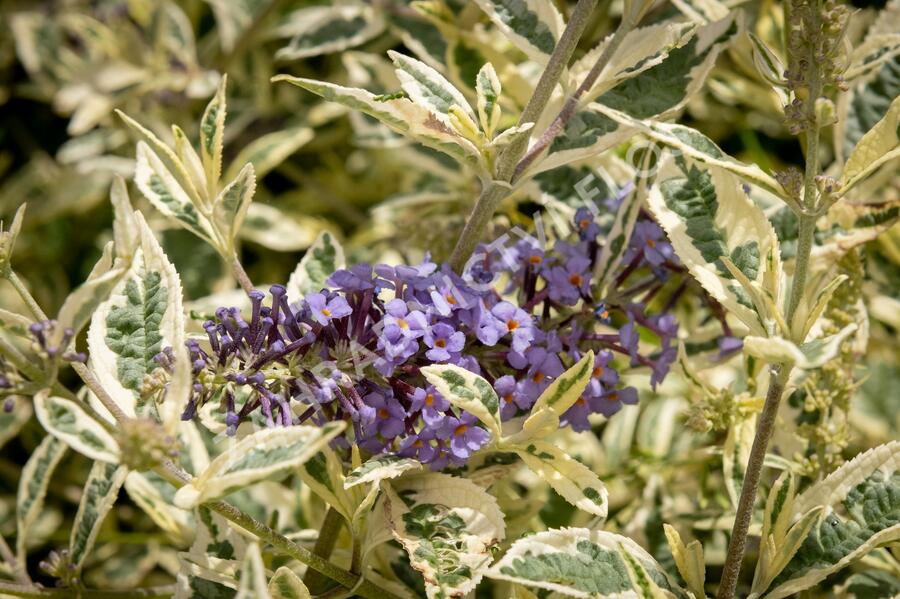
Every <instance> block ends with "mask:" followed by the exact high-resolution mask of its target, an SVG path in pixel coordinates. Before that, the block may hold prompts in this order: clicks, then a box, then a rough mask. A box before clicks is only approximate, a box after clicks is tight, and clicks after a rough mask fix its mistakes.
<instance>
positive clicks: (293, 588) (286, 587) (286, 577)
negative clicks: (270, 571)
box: [269, 566, 312, 599]
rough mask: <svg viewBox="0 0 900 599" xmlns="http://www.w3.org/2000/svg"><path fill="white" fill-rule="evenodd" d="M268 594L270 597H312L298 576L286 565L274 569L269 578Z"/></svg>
mask: <svg viewBox="0 0 900 599" xmlns="http://www.w3.org/2000/svg"><path fill="white" fill-rule="evenodd" d="M269 595H270V596H271V597H272V599H312V595H310V593H309V589H307V588H306V585H305V584H303V581H302V580H300V577H299V576H297V575H296V574H294V572H293V570H291V569H290V568H288V567H286V566H281V567H280V568H278V569H277V570H275V574H274V575H273V576H272V578H270V579H269Z"/></svg>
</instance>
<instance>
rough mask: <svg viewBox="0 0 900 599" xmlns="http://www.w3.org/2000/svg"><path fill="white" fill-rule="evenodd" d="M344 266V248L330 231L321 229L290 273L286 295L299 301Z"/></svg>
mask: <svg viewBox="0 0 900 599" xmlns="http://www.w3.org/2000/svg"><path fill="white" fill-rule="evenodd" d="M345 266H346V259H345V258H344V248H343V247H341V244H340V243H338V241H337V239H335V237H334V235H333V234H332V233H331V232H329V231H322V232H321V233H319V236H318V237H316V241H315V242H314V243H313V244H312V246H310V248H309V249H308V250H307V251H306V254H304V255H303V258H301V259H300V263H299V264H297V268H295V269H294V272H292V273H291V276H290V278H289V279H288V284H287V295H288V297H289V298H291V301H299V300H301V299H302V298H304V297H306V295H308V294H310V293H318V292H319V291H321V290H322V289H324V288H325V281H326V280H327V279H328V277H330V276H331V275H332V274H333V273H334V272H335V271H336V270H340V269H342V268H344V267H345Z"/></svg>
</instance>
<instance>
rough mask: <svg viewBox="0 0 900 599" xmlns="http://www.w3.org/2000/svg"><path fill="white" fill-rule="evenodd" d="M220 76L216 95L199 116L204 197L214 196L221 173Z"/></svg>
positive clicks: (222, 85)
mask: <svg viewBox="0 0 900 599" xmlns="http://www.w3.org/2000/svg"><path fill="white" fill-rule="evenodd" d="M227 79H228V78H227V77H226V76H225V75H223V76H222V79H221V80H220V82H219V89H218V90H217V91H216V95H215V96H213V99H212V100H210V102H209V104H207V105H206V110H204V111H203V116H202V117H201V118H200V156H201V158H202V159H203V170H204V171H205V173H206V197H208V198H214V197H215V196H216V191H217V190H218V186H219V177H220V176H221V175H222V148H223V144H224V140H225V112H226V107H225V106H226V105H225V86H226V84H227Z"/></svg>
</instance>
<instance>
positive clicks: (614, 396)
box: [606, 393, 619, 401]
mask: <svg viewBox="0 0 900 599" xmlns="http://www.w3.org/2000/svg"><path fill="white" fill-rule="evenodd" d="M606 399H608V400H609V401H617V400H618V399H619V394H618V393H610V394H609V396H608V397H607V398H606Z"/></svg>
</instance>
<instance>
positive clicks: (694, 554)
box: [663, 524, 706, 598]
mask: <svg viewBox="0 0 900 599" xmlns="http://www.w3.org/2000/svg"><path fill="white" fill-rule="evenodd" d="M663 530H664V531H665V534H666V540H667V541H668V543H669V549H670V550H671V551H672V557H673V558H674V559H675V567H677V568H678V573H679V574H681V578H683V579H684V581H685V582H686V583H687V586H688V590H690V591H691V592H692V593H693V594H694V597H695V598H699V597H706V591H705V590H704V588H703V587H704V583H705V581H706V563H705V560H704V558H703V546H702V545H700V541H697V540H694V541H691V542H690V543H688V544H687V545H685V544H684V541H682V540H681V535H680V534H678V531H677V530H676V529H675V527H673V526H669V525H668V524H663Z"/></svg>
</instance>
